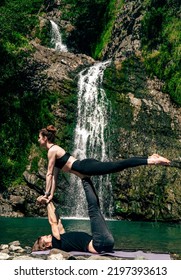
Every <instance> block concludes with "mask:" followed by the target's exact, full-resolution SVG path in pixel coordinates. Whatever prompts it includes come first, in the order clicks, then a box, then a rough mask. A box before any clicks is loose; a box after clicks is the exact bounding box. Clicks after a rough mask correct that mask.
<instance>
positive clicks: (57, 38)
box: [50, 20, 68, 52]
mask: <svg viewBox="0 0 181 280" xmlns="http://www.w3.org/2000/svg"><path fill="white" fill-rule="evenodd" d="M50 23H51V27H52V29H51V43H52V45H53V46H54V48H55V50H56V51H60V52H67V51H68V50H67V47H66V45H64V44H63V43H62V36H61V34H60V31H59V28H58V25H57V24H56V23H55V22H54V21H53V20H50Z"/></svg>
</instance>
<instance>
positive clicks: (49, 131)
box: [40, 125, 57, 143]
mask: <svg viewBox="0 0 181 280" xmlns="http://www.w3.org/2000/svg"><path fill="white" fill-rule="evenodd" d="M56 132H57V129H56V128H55V127H54V126H53V125H48V126H47V127H46V128H42V129H41V130H40V133H41V135H42V136H46V137H47V139H48V141H49V142H51V143H54V142H55V138H56Z"/></svg>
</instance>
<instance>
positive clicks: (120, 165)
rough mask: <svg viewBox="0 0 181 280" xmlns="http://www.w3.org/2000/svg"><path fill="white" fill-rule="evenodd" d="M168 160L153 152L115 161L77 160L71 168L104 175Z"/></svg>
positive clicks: (89, 173)
mask: <svg viewBox="0 0 181 280" xmlns="http://www.w3.org/2000/svg"><path fill="white" fill-rule="evenodd" d="M169 164H170V161H169V160H168V159H166V158H164V157H161V156H159V155H157V154H153V155H152V156H150V157H132V158H129V159H125V160H119V161H115V162H101V161H98V160H95V159H84V160H81V161H80V160H77V161H75V162H74V163H73V165H72V170H74V171H77V172H80V173H82V174H86V175H89V176H93V175H105V174H110V173H116V172H119V171H122V170H123V169H126V168H129V167H136V166H140V165H169Z"/></svg>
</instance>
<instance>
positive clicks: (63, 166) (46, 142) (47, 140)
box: [38, 125, 170, 201]
mask: <svg viewBox="0 0 181 280" xmlns="http://www.w3.org/2000/svg"><path fill="white" fill-rule="evenodd" d="M56 131H57V129H56V128H55V127H54V126H53V125H49V126H47V127H46V128H43V129H41V130H40V132H39V138H38V141H39V143H40V146H42V147H45V148H46V149H47V150H48V170H47V174H46V190H45V198H48V200H49V201H50V200H51V199H52V198H53V195H54V191H55V187H56V184H57V178H58V173H59V171H60V170H62V171H63V172H69V173H72V174H75V175H76V176H78V177H79V178H80V179H83V178H84V177H87V176H94V175H105V174H110V173H116V172H119V171H122V170H123V169H126V168H129V167H135V166H140V165H170V161H169V160H168V159H166V158H164V157H162V156H160V155H158V154H153V155H152V156H149V157H131V158H129V159H125V160H119V161H115V162H100V161H98V160H96V159H92V158H91V159H90V158H89V159H84V160H77V159H76V158H75V157H73V156H72V155H70V154H69V153H67V152H66V151H65V150H64V149H63V148H61V147H60V146H58V145H57V144H55V138H56Z"/></svg>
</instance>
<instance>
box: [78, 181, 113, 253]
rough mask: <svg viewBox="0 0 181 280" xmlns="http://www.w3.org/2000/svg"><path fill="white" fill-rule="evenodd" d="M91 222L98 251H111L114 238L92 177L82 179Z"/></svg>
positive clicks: (94, 243)
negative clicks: (100, 205)
mask: <svg viewBox="0 0 181 280" xmlns="http://www.w3.org/2000/svg"><path fill="white" fill-rule="evenodd" d="M82 183H83V187H84V191H85V195H86V199H87V203H88V214H89V218H90V223H91V231H92V237H93V246H94V248H95V250H96V251H97V252H102V251H107V252H110V251H112V249H113V246H114V238H113V236H112V234H111V233H110V231H109V229H108V227H107V225H106V222H105V219H104V217H103V215H102V213H101V211H100V207H99V199H98V197H97V194H96V192H95V189H94V186H93V183H92V181H91V179H90V178H84V179H82Z"/></svg>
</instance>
